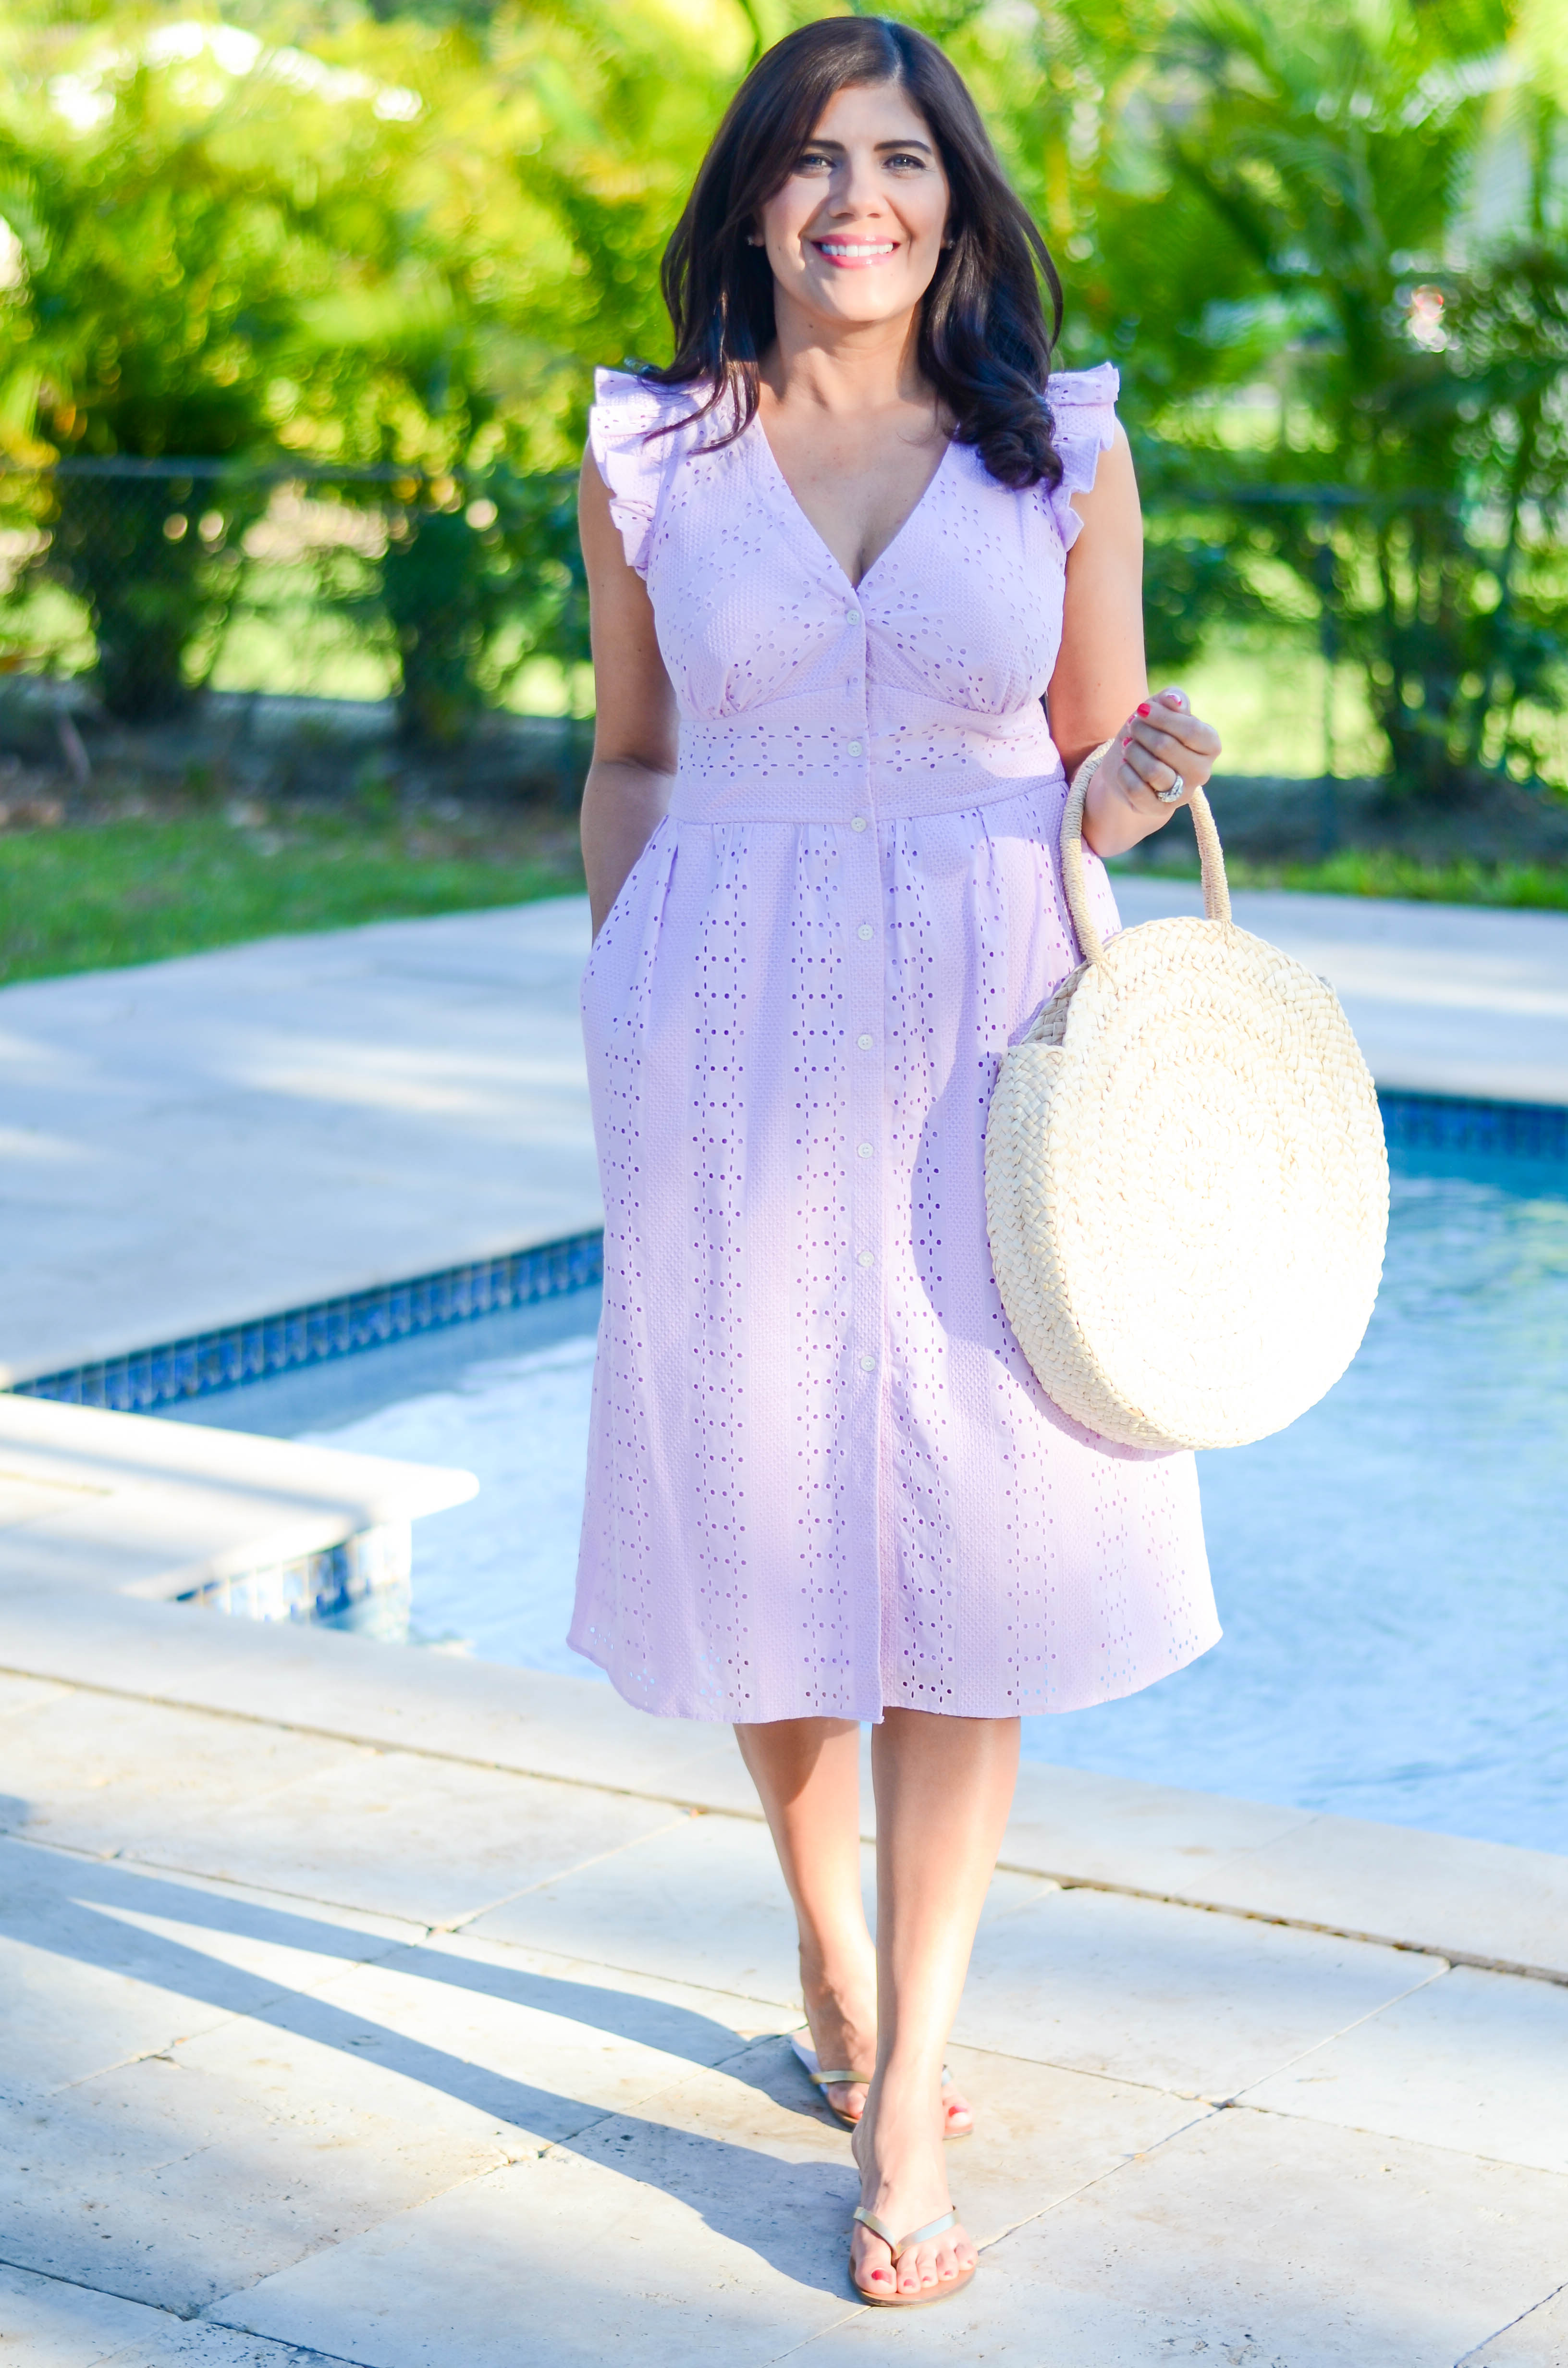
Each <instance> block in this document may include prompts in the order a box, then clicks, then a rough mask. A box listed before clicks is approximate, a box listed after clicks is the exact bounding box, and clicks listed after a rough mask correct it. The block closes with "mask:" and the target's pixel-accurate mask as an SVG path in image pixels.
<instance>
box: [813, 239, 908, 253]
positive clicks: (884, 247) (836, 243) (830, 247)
mask: <svg viewBox="0 0 1568 2368" xmlns="http://www.w3.org/2000/svg"><path fill="white" fill-rule="evenodd" d="M817 245H819V246H820V247H821V249H822V251H823V253H824V255H891V254H892V250H893V242H892V239H891V238H890V239H885V240H883V241H882V242H881V245H876V246H850V245H845V243H844V242H843V241H842V240H839V239H829V238H822V239H819V240H818V241H817Z"/></svg>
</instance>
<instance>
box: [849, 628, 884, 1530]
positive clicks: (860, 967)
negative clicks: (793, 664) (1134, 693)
mask: <svg viewBox="0 0 1568 2368" xmlns="http://www.w3.org/2000/svg"><path fill="white" fill-rule="evenodd" d="M848 618H849V623H850V625H851V627H852V629H856V632H857V639H858V647H857V648H856V650H855V654H854V655H855V666H854V676H853V679H852V681H851V683H850V686H849V701H848V708H849V712H848V714H847V716H846V724H847V730H846V736H845V739H844V740H843V742H842V743H841V746H843V749H844V753H845V758H846V763H845V768H844V769H845V772H846V775H847V776H848V779H847V780H846V789H847V790H848V791H849V792H850V794H849V797H848V798H847V799H846V804H848V805H849V806H850V812H849V814H848V815H847V817H846V819H847V821H848V825H849V827H848V831H847V833H846V837H845V838H844V839H843V840H842V841H841V842H840V843H841V845H842V846H843V848H844V850H845V857H846V862H845V877H844V881H843V883H842V884H843V890H844V892H845V917H846V922H847V923H848V928H849V936H850V945H851V951H850V959H849V979H850V996H849V1023H850V1024H849V1032H850V1037H851V1042H852V1047H853V1049H852V1050H851V1053H850V1067H849V1075H850V1087H849V1144H850V1149H851V1155H852V1156H851V1185H850V1194H849V1201H850V1212H849V1213H850V1226H849V1251H850V1256H851V1258H852V1259H853V1265H852V1267H851V1269H850V1273H851V1278H852V1289H851V1307H852V1311H853V1312H852V1318H851V1326H850V1333H851V1343H850V1345H851V1348H852V1350H853V1356H854V1365H855V1370H856V1372H857V1375H858V1377H860V1378H863V1379H864V1380H865V1381H866V1382H867V1383H869V1384H870V1386H871V1388H872V1389H873V1390H876V1389H877V1388H879V1387H880V1384H879V1383H877V1382H875V1381H873V1380H872V1376H874V1375H876V1374H878V1373H879V1372H880V1371H881V1363H882V1356H883V1340H882V1291H881V1268H882V1258H881V1247H882V1224H883V1198H884V1193H883V1179H882V1164H883V1157H884V1144H885V1129H884V1121H883V1107H882V1106H883V1100H884V1095H883V1090H882V1057H881V1046H882V1028H883V1002H884V996H885V992H886V982H885V976H884V973H885V969H886V963H885V959H884V951H883V947H884V932H885V916H884V912H883V889H882V877H881V848H880V846H879V843H878V835H877V832H876V829H875V827H874V824H875V819H876V817H875V809H874V805H873V803H872V798H871V785H870V764H869V758H868V755H867V749H868V745H869V713H868V709H867V696H866V692H867V686H866V673H865V658H866V651H865V643H864V638H863V636H861V635H860V634H859V633H858V628H859V627H860V626H862V625H863V624H864V622H865V620H864V617H863V615H862V614H861V613H860V612H859V611H858V609H850V610H849V611H848ZM868 1419H869V1421H870V1424H871V1434H870V1435H871V1439H872V1441H873V1452H875V1450H874V1440H875V1438H876V1436H877V1433H878V1432H879V1431H880V1428H881V1426H880V1421H879V1420H878V1419H877V1418H876V1417H875V1416H874V1414H873V1412H872V1410H871V1409H869V1408H868ZM877 1460H878V1463H880V1456H879V1457H878V1459H877ZM874 1485H875V1484H874Z"/></svg>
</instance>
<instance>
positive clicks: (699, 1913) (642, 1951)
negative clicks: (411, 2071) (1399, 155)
mask: <svg viewBox="0 0 1568 2368" xmlns="http://www.w3.org/2000/svg"><path fill="white" fill-rule="evenodd" d="M862 1864H863V1867H864V1870H865V1885H866V1896H867V1901H868V1908H869V1909H870V1907H871V1905H872V1893H873V1876H874V1866H873V1857H872V1852H871V1850H870V1849H869V1847H868V1848H867V1849H866V1850H864V1851H863V1853H862ZM1050 1890H1051V1885H1049V1884H1043V1883H1040V1882H1039V1881H1038V1880H1036V1879H1035V1878H1033V1877H1030V1876H1026V1875H1010V1874H1002V1875H998V1876H997V1877H996V1879H995V1882H994V1884H993V1886H992V1892H991V1897H990V1900H989V1902H988V1906H987V1910H986V1913H987V1916H988V1917H992V1916H996V1915H1000V1914H1002V1913H1004V1912H1006V1910H1008V1909H1010V1908H1012V1907H1017V1906H1018V1905H1020V1904H1021V1903H1023V1902H1025V1901H1028V1900H1032V1899H1035V1898H1037V1897H1041V1896H1045V1895H1046V1894H1047V1893H1048V1892H1049V1891H1050ZM472 1930H474V1931H475V1932H477V1933H480V1934H482V1935H483V1936H485V1937H487V1938H491V1939H494V1940H515V1941H522V1942H524V1943H525V1944H527V1945H529V1946H532V1947H534V1948H541V1949H556V1950H560V1951H561V1952H562V1953H563V1954H566V1955H570V1956H581V1957H591V1958H593V1959H595V1960H596V1961H597V1962H598V1963H600V1964H612V1965H617V1964H618V1965H627V1966H631V1967H633V1968H635V1969H636V1970H638V1971H640V1972H643V1973H656V1974H660V1975H663V1976H664V1977H665V1979H666V1980H670V1981H690V1982H699V1983H706V1984H708V1985H710V1987H714V1988H716V1989H724V1990H733V1991H734V1992H736V1993H737V1994H739V1995H740V1996H742V1997H747V1998H772V1999H776V2000H778V2001H779V2002H784V2001H788V2000H791V1999H794V1998H799V1996H800V1975H799V1972H798V1969H797V1965H796V1937H795V1918H794V1911H793V1910H792V1908H791V1907H790V1901H789V1896H788V1894H787V1893H786V1891H785V1889H784V1882H783V1877H782V1876H781V1875H780V1873H779V1872H778V1859H777V1858H776V1857H775V1855H774V1850H773V1843H772V1840H771V1839H770V1837H769V1835H768V1832H767V1827H765V1826H761V1825H755V1824H753V1823H752V1822H751V1821H750V1820H749V1819H745V1818H740V1817H729V1816H699V1817H696V1818H693V1819H691V1820H689V1821H688V1822H687V1823H686V1824H684V1825H682V1826H680V1827H672V1828H670V1829H669V1830H667V1831H665V1832H663V1833H659V1834H656V1835H654V1836H653V1838H652V1839H650V1840H648V1841H645V1842H641V1843H639V1844H638V1845H637V1846H636V1848H635V1849H632V1850H626V1851H624V1852H622V1854H621V1855H620V1856H619V1858H617V1859H616V1860H614V1861H612V1862H610V1863H609V1864H607V1865H605V1866H602V1867H594V1866H590V1867H585V1868H584V1869H583V1870H582V1871H581V1872H580V1873H575V1874H572V1875H568V1876H565V1877H563V1878H562V1881H561V1882H559V1883H551V1884H545V1885H543V1886H542V1887H541V1888H540V1889H539V1890H537V1891H534V1892H530V1893H529V1894H528V1896H527V1897H526V1898H521V1899H517V1900H513V1901H509V1902H507V1903H506V1905H504V1906H502V1907H498V1908H496V1909H495V1910H494V1913H492V1914H491V1915H488V1916H484V1917H482V1918H479V1919H478V1921H477V1922H476V1923H475V1924H474V1926H473V1927H472Z"/></svg>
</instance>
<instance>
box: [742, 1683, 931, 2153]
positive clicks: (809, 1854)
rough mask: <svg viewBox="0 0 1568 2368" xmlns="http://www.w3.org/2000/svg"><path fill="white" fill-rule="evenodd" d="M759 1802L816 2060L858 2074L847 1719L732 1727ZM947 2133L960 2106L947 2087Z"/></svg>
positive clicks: (860, 2097)
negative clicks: (796, 1936) (785, 1897)
mask: <svg viewBox="0 0 1568 2368" xmlns="http://www.w3.org/2000/svg"><path fill="white" fill-rule="evenodd" d="M735 1740H736V1742H737V1743H738V1744H739V1745H740V1748H741V1757H742V1759H744V1761H745V1764H746V1767H747V1769H748V1770H749V1771H750V1774H751V1779H752V1782H753V1783H754V1784H755V1785H756V1789H757V1794H758V1797H759V1798H760V1800H761V1802H762V1806H763V1813H764V1815H765V1816H766V1817H767V1824H768V1830H769V1831H770V1833H771V1834H772V1836H773V1845H774V1848H775V1849H776V1850H778V1863H779V1865H780V1867H781V1868H782V1869H783V1873H784V1881H785V1883H786V1884H787V1885H788V1887H789V1892H790V1898H791V1899H792V1900H793V1902H794V1904H795V1920H796V1923H797V1925H798V1927H799V1930H800V1936H801V1994H802V1996H803V1997H804V1998H805V2001H806V2012H807V2014H808V2016H809V2017H810V2019H811V2025H812V2034H813V2038H814V2044H815V2046H816V2050H817V2055H818V2060H819V2061H820V2062H821V2063H823V2064H824V2065H826V2066H828V2067H829V2068H830V2069H836V2068H837V2067H839V2066H845V2067H846V2068H848V2069H850V2070H853V2071H857V2072H858V2071H861V2070H864V2071H866V2072H867V2073H868V2074H869V2072H870V2070H871V2068H872V2066H874V2065H875V2063H876V2060H877V1961H876V1952H875V1951H874V1949H873V1948H872V1946H871V1936H870V1933H869V1931H868V1930H867V1929H866V1911H865V1907H864V1905H863V1903H862V1900H861V1896H860V1730H859V1728H858V1726H857V1725H856V1724H855V1722H854V1721H853V1720H852V1719H842V1718H785V1719H778V1720H774V1721H770V1722H769V1724H768V1725H766V1726H737V1727H736V1729H735ZM827 2097H828V2101H829V2103H830V2104H832V2105H834V2106H835V2108H836V2109H837V2111H838V2112H841V2113H847V2114H849V2115H851V2116H852V2117H853V2116H854V2115H857V2114H858V2113H859V2112H860V2111H861V2109H862V2107H863V2106H864V2104H865V2101H866V2085H865V2083H864V2082H857V2083H856V2085H855V2086H854V2087H852V2088H851V2087H844V2088H835V2089H829V2090H828V2091H827ZM943 2108H944V2114H945V2117H946V2119H947V2121H948V2123H949V2125H950V2126H951V2127H952V2128H953V2129H954V2130H965V2129H968V2128H969V2127H970V2126H971V2113H970V2110H969V2106H968V2105H967V2103H966V2102H965V2101H964V2100H963V2098H961V2097H960V2095H959V2094H958V2092H957V2090H956V2089H948V2090H947V2092H946V2094H945V2096H944V2099H943Z"/></svg>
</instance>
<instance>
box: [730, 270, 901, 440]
mask: <svg viewBox="0 0 1568 2368" xmlns="http://www.w3.org/2000/svg"><path fill="white" fill-rule="evenodd" d="M774 305H775V310H774V322H775V331H776V334H775V337H774V342H773V345H772V347H770V349H769V350H768V352H767V354H765V355H764V357H763V360H762V379H763V383H764V385H765V386H766V387H767V390H768V392H769V393H771V394H772V396H773V398H774V400H775V401H776V402H778V403H790V404H802V405H805V404H809V405H811V406H812V408H814V409H816V410H819V411H825V412H832V413H837V414H846V413H858V414H859V415H861V416H864V415H865V414H866V413H867V412H875V411H892V410H897V409H900V408H902V407H903V406H904V405H907V404H921V405H923V406H928V405H929V404H930V401H931V390H930V388H929V387H928V386H927V385H926V381H925V380H924V379H923V378H922V376H921V374H920V366H919V340H920V313H919V307H918V306H915V308H913V309H912V310H911V311H910V312H908V313H900V314H899V315H898V316H897V317H896V318H895V319H893V320H891V321H855V322H847V323H846V322H843V321H824V320H822V319H820V318H818V317H816V316H814V315H812V314H811V313H806V312H804V311H803V310H802V309H801V307H800V306H799V305H798V304H796V303H795V302H793V300H792V299H791V298H790V297H788V296H786V295H785V294H784V292H783V290H776V291H775V300H774Z"/></svg>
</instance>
